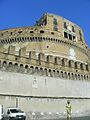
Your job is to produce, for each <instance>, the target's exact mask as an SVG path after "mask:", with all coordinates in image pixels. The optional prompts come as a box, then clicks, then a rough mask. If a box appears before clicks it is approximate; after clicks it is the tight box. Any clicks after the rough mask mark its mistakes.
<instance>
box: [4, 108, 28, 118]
mask: <svg viewBox="0 0 90 120" xmlns="http://www.w3.org/2000/svg"><path fill="white" fill-rule="evenodd" d="M4 119H6V120H25V119H26V114H25V112H23V111H22V110H21V109H19V108H11V107H10V108H7V110H6V113H5V115H4Z"/></svg>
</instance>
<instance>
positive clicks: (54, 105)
mask: <svg viewBox="0 0 90 120" xmlns="http://www.w3.org/2000/svg"><path fill="white" fill-rule="evenodd" d="M0 76H1V77H0V103H2V104H4V105H5V106H9V105H12V106H14V105H18V106H20V107H22V108H23V109H24V110H26V111H32V113H31V112H30V115H31V114H32V116H33V114H41V113H40V112H46V113H45V114H49V112H55V114H56V116H57V112H59V113H60V112H61V113H63V111H65V107H63V106H65V103H66V101H67V100H68V99H70V100H71V102H72V103H73V111H74V113H75V111H78V112H79V113H80V112H83V111H84V113H85V111H86V110H87V111H88V110H90V109H89V108H90V106H89V105H88V104H89V102H90V98H89V96H90V95H89V93H90V90H89V88H90V82H89V81H90V49H89V47H88V45H87V44H86V43H85V40H84V35H83V31H82V29H81V28H80V27H79V26H77V25H76V24H74V23H72V22H70V21H68V20H66V19H65V18H63V17H60V16H57V15H53V14H44V16H43V17H41V19H40V20H39V21H37V22H36V25H35V26H33V27H22V28H13V29H8V30H1V31H0ZM5 85H6V87H5ZM22 104H23V106H22ZM82 105H83V106H82ZM29 106H30V107H29ZM77 106H79V108H77ZM42 108H43V111H42ZM85 108H87V109H85ZM33 112H36V113H33ZM38 112H39V113H38ZM78 112H77V113H78ZM51 114H52V113H50V115H51ZM53 115H54V114H53Z"/></svg>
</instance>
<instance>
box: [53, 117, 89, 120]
mask: <svg viewBox="0 0 90 120" xmlns="http://www.w3.org/2000/svg"><path fill="white" fill-rule="evenodd" d="M54 120H55V119H54ZM56 120H67V119H56ZM72 120H90V116H84V117H75V118H72Z"/></svg>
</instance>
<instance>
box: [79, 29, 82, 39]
mask: <svg viewBox="0 0 90 120" xmlns="http://www.w3.org/2000/svg"><path fill="white" fill-rule="evenodd" d="M79 36H80V41H82V33H81V31H80V30H79Z"/></svg>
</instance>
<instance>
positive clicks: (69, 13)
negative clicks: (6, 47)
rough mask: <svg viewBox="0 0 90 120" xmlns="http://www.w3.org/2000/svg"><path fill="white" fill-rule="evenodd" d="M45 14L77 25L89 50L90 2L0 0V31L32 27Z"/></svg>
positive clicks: (89, 0)
mask: <svg viewBox="0 0 90 120" xmlns="http://www.w3.org/2000/svg"><path fill="white" fill-rule="evenodd" d="M46 12H48V13H54V14H56V15H60V16H63V17H64V18H66V19H68V20H70V21H72V22H74V23H76V24H77V25H79V26H80V27H81V28H82V29H83V31H84V35H85V40H86V43H87V44H88V45H89V48H90V37H89V36H90V0H0V30H2V29H8V28H15V27H22V26H33V25H34V24H35V22H36V21H37V20H38V19H39V18H40V17H41V16H42V15H43V13H46Z"/></svg>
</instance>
